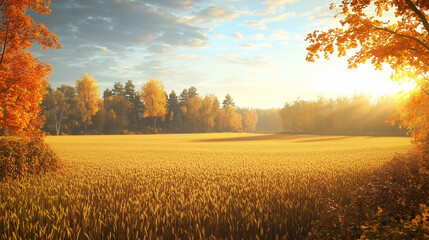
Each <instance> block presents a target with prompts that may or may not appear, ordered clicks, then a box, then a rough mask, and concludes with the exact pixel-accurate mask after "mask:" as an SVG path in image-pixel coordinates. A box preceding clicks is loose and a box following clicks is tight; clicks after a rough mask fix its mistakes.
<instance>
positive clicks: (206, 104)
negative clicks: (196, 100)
mask: <svg viewBox="0 0 429 240" xmlns="http://www.w3.org/2000/svg"><path fill="white" fill-rule="evenodd" d="M215 100H216V96H214V95H213V94H211V95H206V96H205V97H204V99H203V101H202V104H201V108H200V113H199V118H200V121H201V122H202V123H203V125H204V127H205V131H206V132H209V131H210V130H211V129H212V128H213V126H214V124H215V117H216V114H217V109H216V107H215V105H214V103H215Z"/></svg>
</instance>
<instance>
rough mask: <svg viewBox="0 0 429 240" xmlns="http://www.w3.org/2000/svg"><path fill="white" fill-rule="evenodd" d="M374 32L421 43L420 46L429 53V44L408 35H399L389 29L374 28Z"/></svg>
mask: <svg viewBox="0 0 429 240" xmlns="http://www.w3.org/2000/svg"><path fill="white" fill-rule="evenodd" d="M374 30H376V31H385V32H389V33H392V34H394V35H396V36H399V37H403V38H408V39H411V40H414V41H416V42H417V43H419V44H420V45H422V47H424V48H426V49H427V50H428V51H429V46H428V45H427V44H425V43H424V42H422V41H421V40H419V39H417V38H415V37H411V36H408V35H404V34H401V33H397V32H395V31H392V30H390V29H387V28H380V27H374Z"/></svg>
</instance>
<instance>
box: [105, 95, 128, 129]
mask: <svg viewBox="0 0 429 240" xmlns="http://www.w3.org/2000/svg"><path fill="white" fill-rule="evenodd" d="M104 109H105V111H106V112H107V121H106V123H105V128H104V130H105V132H106V133H113V134H118V133H122V132H123V131H124V129H125V128H126V127H127V125H128V124H129V120H128V119H129V118H128V116H129V112H130V111H129V110H130V102H129V101H128V100H127V99H126V98H125V96H122V95H118V96H112V97H108V98H105V99H104Z"/></svg>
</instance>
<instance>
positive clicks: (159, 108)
mask: <svg viewBox="0 0 429 240" xmlns="http://www.w3.org/2000/svg"><path fill="white" fill-rule="evenodd" d="M99 88H100V86H99V85H98V84H97V80H96V79H94V77H93V76H91V75H88V74H85V75H84V76H83V78H82V80H76V86H75V87H73V86H69V85H61V86H60V87H58V88H57V89H56V90H54V89H52V88H51V87H48V88H47V95H46V97H45V99H44V101H43V103H42V109H43V110H42V115H43V116H45V119H46V120H45V124H44V126H43V130H44V131H45V132H47V133H50V134H52V135H60V134H132V133H158V132H225V131H229V132H243V131H245V132H251V131H254V130H255V128H256V124H257V122H258V115H257V113H256V111H255V110H252V109H240V114H239V113H237V111H236V107H235V104H234V101H233V99H232V97H231V96H230V95H229V94H227V95H226V96H225V99H224V100H223V101H222V103H221V102H220V101H219V100H218V98H217V97H216V96H215V95H213V94H208V95H205V96H201V95H200V94H199V93H198V92H197V89H196V88H195V87H190V88H188V89H183V90H182V92H181V93H180V95H177V94H176V92H175V91H174V90H173V91H171V93H170V94H167V93H166V92H165V91H164V85H163V83H162V82H161V81H159V80H156V79H151V80H149V81H148V82H146V83H145V84H143V85H142V87H141V90H140V91H138V90H136V86H135V85H134V83H133V82H132V80H129V81H127V82H126V83H125V85H124V84H122V83H121V82H115V83H114V85H113V88H111V89H109V88H107V89H106V90H105V91H104V92H103V96H102V97H100V92H99Z"/></svg>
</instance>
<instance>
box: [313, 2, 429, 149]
mask: <svg viewBox="0 0 429 240" xmlns="http://www.w3.org/2000/svg"><path fill="white" fill-rule="evenodd" d="M330 8H331V10H333V9H335V10H337V13H336V15H335V18H337V19H338V23H339V24H338V27H335V28H331V29H328V30H324V31H318V30H316V31H314V32H312V33H310V34H308V36H307V38H306V41H308V42H309V46H308V47H307V50H308V53H307V61H310V62H313V61H314V60H315V59H317V58H320V54H322V55H323V57H324V58H326V59H328V58H329V55H330V54H333V53H334V52H337V55H338V56H346V53H347V50H348V49H355V50H354V51H353V55H352V56H351V57H350V58H349V59H348V66H349V68H356V67H357V65H358V64H363V63H366V62H367V61H370V62H371V63H372V64H373V65H374V66H375V67H376V69H379V70H381V68H382V66H383V64H387V65H389V66H390V67H391V68H392V69H393V70H395V74H394V75H403V73H404V71H412V72H413V73H415V75H416V76H417V78H414V79H413V78H407V79H406V80H407V81H412V82H414V81H415V80H416V79H418V81H417V82H418V89H416V90H414V91H411V92H410V93H409V94H408V95H407V96H411V97H410V98H408V97H405V99H404V100H406V101H410V102H409V104H407V108H409V107H411V108H412V109H414V110H415V111H418V112H421V113H423V114H426V115H427V114H428V112H427V110H428V108H427V104H426V103H427V102H428V98H429V94H426V93H427V92H429V88H428V81H429V79H428V78H427V77H424V76H426V74H427V73H428V72H429V21H428V19H429V1H423V0H368V1H361V0H343V1H342V2H341V3H339V4H331V7H330ZM422 94H423V95H422ZM407 111H408V113H410V112H409V109H406V108H405V109H403V110H401V114H400V115H399V119H400V120H404V117H405V120H404V121H408V123H406V124H404V126H406V127H407V128H408V129H410V130H411V133H412V134H413V136H414V137H415V142H416V143H419V144H421V143H424V142H427V141H426V140H424V139H427V140H429V139H428V138H427V136H428V133H429V128H428V126H429V122H427V121H426V119H428V120H429V118H427V117H424V118H412V117H410V116H406V115H407ZM410 121H419V123H418V124H417V123H413V122H410ZM421 121H423V122H421ZM416 126H418V127H419V129H416V128H415V127H416ZM416 130H417V131H416ZM422 136H424V137H422Z"/></svg>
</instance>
